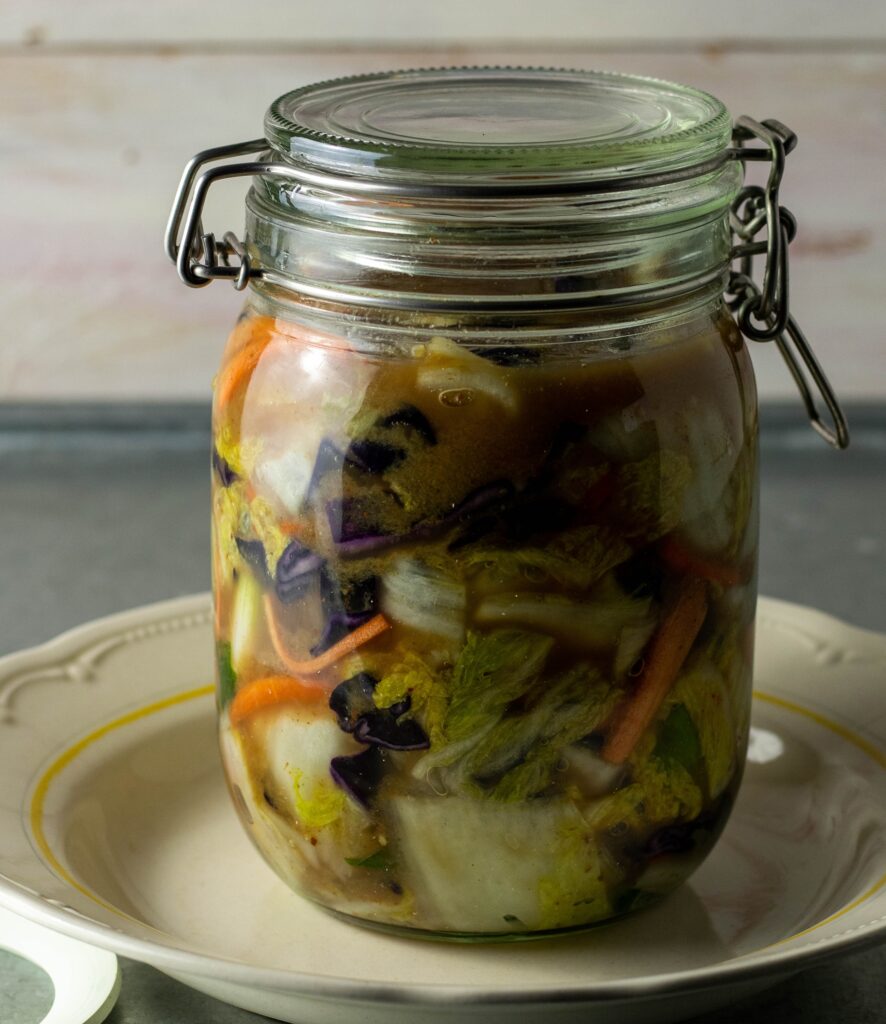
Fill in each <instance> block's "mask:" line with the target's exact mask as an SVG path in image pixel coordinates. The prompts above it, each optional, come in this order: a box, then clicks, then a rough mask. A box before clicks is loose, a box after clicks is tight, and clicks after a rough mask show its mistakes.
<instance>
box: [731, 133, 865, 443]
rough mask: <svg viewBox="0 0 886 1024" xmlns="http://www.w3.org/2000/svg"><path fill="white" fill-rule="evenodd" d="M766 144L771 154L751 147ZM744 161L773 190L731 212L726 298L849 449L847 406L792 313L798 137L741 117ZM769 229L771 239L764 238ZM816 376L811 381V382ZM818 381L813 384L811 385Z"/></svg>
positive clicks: (739, 145) (822, 427)
mask: <svg viewBox="0 0 886 1024" xmlns="http://www.w3.org/2000/svg"><path fill="white" fill-rule="evenodd" d="M751 139H758V140H759V141H760V142H762V143H764V145H765V149H760V148H759V147H754V148H745V143H746V142H748V141H749V140H751ZM733 141H734V142H735V148H734V149H733V152H734V154H735V157H736V159H737V160H742V161H746V160H768V161H769V175H768V178H767V181H766V184H765V185H745V186H744V188H742V189H741V191H740V192H739V193H738V195H737V196H736V198H735V200H734V201H733V203H732V208H731V210H730V226H731V228H732V232H733V235H734V236H735V238H736V244H735V245H734V246H733V249H732V255H733V258H734V259H735V260H736V261H737V264H738V266H737V269H733V270H732V271H731V273H730V275H729V282H728V284H727V286H726V298H727V302H728V304H729V307H730V309H731V310H732V312H733V314H734V315H735V318H736V320H737V322H738V326H739V328H740V329H741V331H742V333H743V334H744V335H745V337H746V338H748V339H749V340H751V341H774V342H775V344H776V346H777V347H778V350H779V352H780V353H781V356H782V358H783V359H784V361H785V363H786V365H787V368H788V370H789V371H790V374H791V376H792V377H793V378H794V382H795V383H796V385H797V388H798V390H799V392H800V398H801V399H802V401H803V405H804V406H805V408H806V413H807V415H808V417H809V422H810V423H811V424H812V427H813V429H814V430H815V431H816V432H817V433H818V434H820V435H821V436H822V437H823V438H824V439H825V441H827V442H828V444H831V445H833V446H834V447H835V448H845V447H846V446H847V445H848V444H849V427H848V424H847V422H846V417H845V416H844V414H843V410H842V409H841V408H840V403H839V402H838V400H837V396H836V395H835V393H834V390H833V388H832V387H831V385H830V382H829V381H828V379H827V377H826V376H825V374H824V371H823V370H822V368H821V366H820V365H819V363H818V360H817V359H816V358H815V354H814V353H813V351H812V348H811V346H810V345H809V342H808V341H807V340H806V337H805V335H804V334H803V332H802V331H801V330H800V327H799V325H798V324H797V321H796V320H795V319H794V318H793V316H792V315H791V312H790V303H789V289H788V285H789V273H788V246H789V245H790V244H791V242H792V241H793V239H794V236H795V235H796V233H797V222H796V220H795V219H794V215H793V214H792V213H791V212H790V210H788V209H786V208H785V207H784V206H781V205H780V204H779V195H778V191H779V187H780V185H781V179H782V176H783V174H784V166H785V159H786V157H787V155H788V154H789V153H790V152H791V150H792V149H793V148H794V146H796V144H797V136H796V135H795V134H794V133H793V132H792V131H791V130H790V128H788V127H787V126H786V125H783V124H782V123H781V122H780V121H775V120H767V121H763V122H759V121H755V120H754V119H753V118H750V117H740V118H739V119H738V120H737V121H736V123H735V128H734V131H733ZM764 230H765V234H766V237H765V239H764V240H760V241H757V240H756V238H757V235H758V234H759V233H760V232H761V231H764ZM758 255H760V256H762V255H765V257H766V264H765V267H764V270H763V281H762V283H761V284H759V285H758V284H757V283H756V282H755V281H754V278H753V262H754V257H755V256H758ZM807 374H808V376H807ZM810 381H811V383H810ZM813 387H814V388H815V390H817V391H818V394H819V395H820V397H821V400H822V402H824V405H825V408H826V409H827V411H828V414H829V416H830V419H831V423H830V424H828V423H826V422H825V421H824V420H823V419H822V416H821V414H820V412H819V410H818V406H817V404H816V400H815V395H814V392H813Z"/></svg>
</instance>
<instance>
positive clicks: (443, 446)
mask: <svg viewBox="0 0 886 1024" xmlns="http://www.w3.org/2000/svg"><path fill="white" fill-rule="evenodd" d="M746 143H750V145H746ZM792 145H793V136H792V135H791V134H790V132H789V131H788V129H786V128H784V126H783V125H780V124H778V122H772V121H770V122H764V123H763V124H759V123H757V122H754V121H750V120H749V119H742V120H741V121H739V122H738V124H737V126H736V127H735V128H733V125H732V123H731V121H730V118H729V116H728V114H727V111H726V110H725V108H724V107H723V105H722V104H721V103H720V102H719V101H717V100H716V99H714V98H713V97H711V96H708V95H706V94H704V93H701V92H698V91H696V90H694V89H689V88H685V87H682V86H677V85H671V84H669V83H664V82H658V81H653V80H648V79H641V78H633V77H626V76H619V75H608V74H598V73H588V72H572V71H556V70H533V69H500V68H479V69H451V70H424V71H408V72H394V73H390V74H383V75H369V76H362V77H354V78H346V79H341V80H337V81H332V82H326V83H321V84H318V85H312V86H309V87H307V88H304V89H300V90H297V91H295V92H292V93H289V94H288V95H286V96H283V97H281V98H280V99H278V100H277V101H276V102H275V103H274V104H273V105H272V107H271V108H270V111H269V113H268V115H267V119H266V139H261V140H256V141H254V142H250V143H244V144H241V145H238V146H231V147H225V148H223V149H219V150H213V151H209V152H207V153H205V154H200V155H199V156H198V157H196V158H195V159H194V160H193V161H192V162H191V164H190V165H189V167H188V169H187V171H186V173H185V177H184V179H183V181H182V186H181V189H180V191H179V196H178V198H177V201H176V207H175V209H174V211H173V216H172V218H171V221H170V227H169V233H168V239H167V245H168V250H169V254H170V256H171V257H172V258H173V259H175V260H177V263H178V267H179V271H180V273H181V275H182V277H183V278H184V279H185V281H186V282H187V283H189V284H192V285H195V286H196V285H201V284H206V283H208V281H210V280H211V279H212V278H215V277H229V278H231V279H232V280H233V281H234V283H235V284H236V285H237V286H238V287H244V286H245V285H246V284H249V286H250V291H249V297H248V300H247V303H246V307H245V309H244V311H243V314H242V316H241V317H240V320H239V322H238V323H237V326H236V327H235V329H234V332H233V334H232V335H231V337H230V340H229V342H228V346H227V348H226V350H225V353H224V358H223V363H222V367H221V371H220V373H219V375H218V378H217V380H216V384H215V399H214V410H213V429H214V451H213V467H214V468H213V498H212V505H213V548H212V557H213V587H214V597H215V625H216V634H217V649H218V665H219V679H218V686H219V689H218V695H219V700H218V704H219V724H220V730H221V746H222V752H223V760H224V766H225V771H226V774H227V778H228V782H229V785H230V788H231V792H232V794H233V797H234V802H235V804H236V806H237V808H238V811H239V813H240V817H241V818H242V821H243V823H244V825H245V827H246V829H247V830H248V832H249V834H250V835H251V837H252V838H253V840H254V842H255V844H256V845H257V846H258V848H259V849H260V850H261V852H262V853H263V854H264V856H265V858H266V859H267V860H268V862H269V863H270V864H271V866H272V867H273V868H274V869H275V870H276V871H277V872H278V873H279V874H280V875H281V876H282V877H283V878H284V879H285V880H286V881H287V882H288V883H289V884H290V885H291V886H292V887H293V888H294V889H295V890H296V891H297V892H299V893H301V894H303V895H305V896H307V897H308V898H310V899H312V900H315V901H317V902H318V903H320V904H323V905H324V906H326V907H329V908H331V909H332V910H335V911H337V912H340V913H341V914H344V915H347V916H349V917H351V918H355V919H359V920H361V921H364V922H370V923H373V924H375V925H378V926H388V927H393V928H397V929H402V930H408V931H410V932H412V933H423V934H431V935H436V936H440V937H457V938H483V937H495V938H502V937H527V936H531V935H537V934H545V933H552V932H557V931H562V930H567V929H574V928H580V927H585V926H587V925H590V924H593V923H595V922H598V921H601V920H604V919H606V918H611V917H613V916H616V915H619V914H622V913H625V912H626V911H629V910H632V909H634V908H637V907H640V906H643V905H645V904H647V903H648V902H650V901H653V900H656V899H658V898H660V897H661V895H663V894H664V893H666V892H668V891H670V890H671V889H673V888H674V887H675V886H677V885H679V884H680V883H681V882H682V881H683V880H684V879H685V878H686V877H687V876H688V875H689V874H690V872H691V871H692V870H693V869H694V868H695V867H696V866H697V865H698V864H699V862H700V861H701V860H702V858H704V857H705V855H706V854H707V853H708V851H709V850H710V849H711V847H712V845H713V844H714V842H715V840H716V838H717V836H718V834H719V832H720V831H721V829H722V828H723V825H724V823H725V821H726V819H727V816H728V814H729V811H730V808H731V806H732V804H733V801H734V798H735V794H736V790H737V788H738V785H739V780H740V778H741V773H742V766H743V761H744V756H745V748H746V743H747V738H748V728H749V710H750V696H751V658H752V650H753V626H754V608H755V597H756V593H755V581H756V554H757V410H756V397H755V389H754V379H753V373H752V370H751V366H750V361H749V358H748V353H747V350H746V347H745V344H744V341H743V339H742V334H741V331H740V330H739V327H738V326H737V325H736V321H735V320H734V319H733V317H732V316H731V315H730V312H729V309H728V306H729V305H731V306H732V308H733V310H734V311H735V313H736V316H737V319H738V321H739V323H740V324H741V326H742V329H743V330H744V332H745V333H746V334H747V335H748V336H750V337H756V338H767V337H768V338H775V339H776V341H777V343H778V344H779V347H780V348H781V349H782V352H783V354H784V355H785V356H786V358H788V360H789V363H790V364H791V367H792V369H793V370H795V371H796V373H795V376H796V377H797V379H798V382H799V383H800V384H801V387H802V389H803V391H804V399H805V400H806V402H807V407H808V409H809V410H810V414H811V415H813V417H815V416H816V414H815V412H814V404H813V402H812V399H811V395H810V393H809V388H808V386H807V385H806V384H805V378H804V376H803V374H802V372H800V367H799V363H798V361H797V358H796V356H795V355H794V352H795V351H796V353H797V354H798V355H799V356H800V358H801V360H802V361H803V362H804V363H805V364H806V367H807V369H808V370H809V372H811V374H812V376H813V379H814V382H815V383H817V384H818V385H819V389H820V390H822V391H823V393H824V397H825V401H826V403H827V404H828V406H829V407H830V409H831V411H832V413H833V414H834V418H835V423H836V428H835V431H834V432H833V433H834V435H835V436H834V437H833V439H834V440H835V441H836V442H837V443H839V444H843V443H845V424H844V423H843V421H842V418H841V417H840V415H839V410H837V408H836V404H835V402H834V400H833V396H832V395H831V393H830V391H829V389H828V388H827V383H826V381H824V378H823V377H822V375H821V371H820V370H819V369H818V367H817V365H816V364H815V361H814V359H813V358H812V356H811V353H810V352H809V350H808V347H807V346H806V344H805V342H804V341H803V338H802V335H801V334H800V333H799V330H798V329H797V328H796V325H795V324H794V322H793V320H791V319H790V317H789V314H788V310H787V263H786V250H787V244H788V242H789V241H790V239H791V238H792V237H793V231H794V225H793V220H792V218H791V217H790V215H789V214H788V213H787V211H785V210H783V209H782V208H781V207H779V205H778V182H779V179H780V176H781V170H782V165H783V161H784V156H785V153H786V152H788V151H789V150H790V149H791V147H792ZM259 151H260V152H262V153H263V155H262V157H261V158H260V159H259V160H256V161H248V160H247V161H244V162H242V163H233V164H226V165H222V166H216V167H214V168H212V169H210V170H207V171H205V172H203V174H202V175H201V176H200V177H199V178H198V177H197V174H198V171H199V170H200V168H201V167H202V166H203V164H205V163H206V162H207V161H209V160H217V159H218V158H221V157H229V156H232V155H233V156H242V157H246V156H249V155H250V154H251V153H253V152H259ZM746 159H769V160H770V161H771V166H770V176H769V181H768V183H767V185H766V186H765V187H759V186H746V187H744V188H743V186H742V178H743V175H742V170H743V164H744V162H745V160H746ZM238 174H249V175H253V176H254V177H253V183H252V188H251V190H250V192H249V195H248V198H247V227H246V239H245V244H244V243H241V242H240V241H239V240H238V239H237V238H236V237H235V236H233V235H231V234H228V235H226V236H225V238H224V241H223V242H220V243H219V242H216V240H215V238H214V237H213V236H212V235H208V234H204V233H203V230H202V227H201V224H200V216H201V211H202V207H203V202H204V200H205V196H206V192H207V190H208V188H209V186H210V185H211V183H212V181H214V180H215V179H216V178H219V177H230V176H233V175H238ZM761 229H765V240H764V241H757V240H755V235H756V234H757V233H758V232H759V231H760V230H761ZM764 252H765V253H766V256H767V266H766V272H765V275H764V278H763V283H762V286H761V287H758V286H757V285H755V284H754V281H753V279H752V276H751V269H752V268H751V265H750V264H751V260H752V259H753V256H754V255H755V254H757V253H764ZM736 258H738V259H740V260H741V266H740V267H739V270H737V271H733V272H731V273H730V266H731V264H732V262H733V260H735V259H736ZM724 289H725V290H726V292H727V294H728V295H729V296H730V298H729V302H728V303H727V299H726V298H724ZM792 344H793V348H792V347H791V346H792ZM816 423H817V426H818V428H819V430H820V431H821V432H823V433H825V434H827V433H828V428H825V427H824V426H823V425H822V424H821V422H820V421H818V420H817V419H816Z"/></svg>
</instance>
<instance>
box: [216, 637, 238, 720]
mask: <svg viewBox="0 0 886 1024" xmlns="http://www.w3.org/2000/svg"><path fill="white" fill-rule="evenodd" d="M215 658H216V666H217V672H218V704H219V707H220V708H221V709H222V710H224V709H225V708H226V707H227V706H228V704H230V703H231V701H232V700H233V699H234V693H235V692H236V689H237V673H236V672H235V671H234V667H233V665H232V664H231V645H230V644H217V645H216V648H215Z"/></svg>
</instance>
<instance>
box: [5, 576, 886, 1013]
mask: <svg viewBox="0 0 886 1024" xmlns="http://www.w3.org/2000/svg"><path fill="white" fill-rule="evenodd" d="M210 601H211V597H210V595H209V593H207V592H200V593H196V594H189V595H184V596H182V597H176V598H171V599H167V600H163V601H157V602H153V603H150V604H145V605H140V606H137V607H135V608H131V609H127V610H125V611H120V612H115V613H113V614H111V615H107V616H103V617H100V618H97V619H92V620H90V621H89V622H86V623H83V624H81V625H77V626H74V627H73V628H71V629H68V630H66V631H65V632H63V633H61V634H59V635H57V636H55V637H53V638H52V639H50V640H47V641H45V642H44V643H41V644H37V645H34V646H32V647H28V648H24V649H22V650H19V651H15V652H11V653H9V654H6V655H3V656H2V657H0V709H2V707H3V705H4V704H5V702H6V701H5V699H4V698H5V696H6V694H5V687H4V682H5V681H8V680H9V678H10V677H13V676H14V677H16V678H20V677H21V676H22V675H23V674H25V673H27V672H28V671H29V670H32V669H34V668H37V667H43V668H46V667H51V666H55V665H59V664H61V663H62V662H63V661H64V655H65V653H67V654H68V655H73V654H75V653H76V651H78V650H79V649H81V648H82V647H84V646H85V645H87V644H88V643H89V642H90V641H94V640H95V639H99V638H101V637H104V636H107V635H109V634H110V633H114V632H116V633H120V632H122V631H128V630H132V629H138V628H139V627H144V626H146V625H149V624H151V623H156V622H159V621H163V620H164V619H175V618H179V619H181V618H191V617H194V616H200V615H203V614H206V613H208V611H209V609H210ZM757 614H758V616H760V617H763V616H765V617H767V618H769V619H771V620H775V621H778V620H779V618H780V614H781V616H784V615H785V614H787V615H788V616H798V615H799V616H802V617H804V618H806V619H813V620H814V619H818V620H819V622H820V623H821V624H822V625H823V626H825V628H826V629H829V630H831V631H833V630H835V629H836V630H838V631H839V632H840V633H841V634H842V635H843V636H845V637H847V639H849V638H851V639H852V640H854V642H855V644H856V645H858V644H862V645H863V646H864V647H866V648H868V649H869V650H872V651H875V652H876V653H877V654H878V655H879V657H880V658H881V659H882V660H883V662H884V664H886V634H882V633H878V632H877V631H875V630H869V629H863V628H860V627H858V626H854V625H851V624H849V623H846V622H844V621H843V620H841V619H839V618H837V617H836V616H833V615H830V614H829V613H827V612H822V611H820V610H819V609H816V608H810V607H808V606H805V605H802V604H797V603H794V602H790V601H785V600H782V599H779V598H771V597H766V596H762V595H761V596H760V598H759V599H758V605H757ZM47 868H48V866H47ZM62 881H64V880H63V879H62ZM65 884H67V883H65ZM0 906H3V907H6V908H7V909H9V910H11V911H13V912H15V913H17V914H20V915H21V916H22V917H25V918H27V919H28V920H30V921H33V922H35V923H37V924H42V925H44V926H46V927H49V928H52V929H54V930H55V931H58V932H61V933H62V934H65V935H68V936H70V937H71V938H75V939H79V940H81V941H84V942H87V943H90V944H92V945H94V946H98V947H100V948H102V949H106V950H108V951H110V952H112V953H116V954H117V955H120V956H126V957H129V958H130V959H133V960H137V961H140V962H142V963H147V964H150V965H151V966H154V967H156V968H157V969H159V970H161V971H165V972H168V973H171V974H175V975H193V976H196V977H205V978H219V977H221V978H223V979H224V980H225V981H226V982H228V983H232V984H235V985H241V986H245V987H248V988H255V987H263V988H270V989H273V990H275V991H278V992H287V993H292V994H298V995H300V996H303V997H304V996H307V997H311V998H315V999H327V1000H342V999H346V1000H348V1001H351V1002H365V1003H373V1004H384V1003H397V1004H400V1005H424V1006H441V1007H451V1006H453V1005H456V1004H463V1003H465V1002H470V1003H473V1004H482V1005H484V1006H509V1005H510V1006H513V1005H526V1004H532V1005H550V1004H560V1005H562V1004H579V1003H585V1004H587V1003H594V1002H599V1003H603V1002H606V1003H611V1002H619V1001H621V1002H627V1001H632V1002H633V1001H639V1000H647V999H655V998H660V997H663V996H669V995H677V994H679V993H684V992H697V991H702V990H705V989H709V988H715V987H717V986H720V985H725V984H729V983H738V982H745V981H747V982H751V981H753V980H754V979H758V978H762V977H764V976H766V975H775V974H779V975H785V976H786V975H789V974H792V973H798V972H800V971H803V970H806V969H807V968H809V967H812V966H814V965H815V964H817V963H820V962H822V961H824V960H827V959H831V958H833V957H835V956H838V955H842V954H845V953H848V952H851V951H861V950H863V949H866V948H869V947H870V946H873V945H876V944H878V943H880V942H882V941H883V938H884V935H886V914H884V915H882V916H880V917H877V918H874V919H872V920H869V921H865V922H861V923H859V924H856V925H854V926H853V927H851V928H849V929H847V930H846V931H842V932H839V933H838V934H836V935H827V936H822V937H820V938H818V939H816V940H813V941H812V942H807V943H805V944H803V945H802V946H798V947H795V948H786V949H782V950H778V951H775V950H774V946H776V945H778V944H780V943H781V942H784V941H785V940H778V942H777V943H775V944H773V945H772V946H768V947H763V948H762V949H761V950H754V951H752V952H750V953H745V954H741V955H739V956H736V957H733V958H731V959H729V960H727V961H724V962H721V963H717V964H714V965H707V966H704V967H694V968H690V969H687V970H681V971H670V972H668V973H665V974H650V975H645V976H643V977H640V978H632V979H613V980H605V981H595V982H586V983H584V984H580V983H572V984H568V985H564V986H559V987H558V988H557V989H556V990H553V989H545V988H538V987H529V988H524V989H519V990H516V991H514V990H509V989H505V988H496V987H485V988H484V987H482V986H478V985H447V984H446V983H427V982H422V983H409V982H406V983H398V984H392V983H390V982H385V981H376V980H373V979H365V980H361V979H355V978H348V977H346V976H335V975H328V976H324V977H318V976H317V975H314V974H310V973H305V972H301V971H296V970H290V969H286V968H280V967H259V966H256V965H253V964H247V963H244V962H243V961H241V960H236V959H232V958H228V957H224V956H219V955H213V954H211V953H203V952H197V951H195V950H189V949H181V948H180V947H179V948H177V947H176V946H175V945H173V944H171V943H168V942H163V941H159V940H151V939H148V938H143V937H138V936H134V935H131V934H128V933H127V932H125V931H123V930H122V929H120V928H114V927H112V926H110V925H107V924H105V923H104V922H102V921H99V920H96V919H94V918H90V917H88V916H87V915H85V914H81V913H80V912H79V911H77V910H75V909H74V908H70V907H62V906H55V905H54V904H53V902H51V901H50V900H49V899H48V898H46V897H44V896H42V895H40V894H36V893H32V892H30V891H29V890H28V889H27V887H26V886H23V885H22V884H20V883H18V882H16V881H15V879H13V878H9V877H8V876H7V875H5V874H3V873H0ZM824 920H826V919H824ZM144 926H145V927H148V928H150V927H151V926H150V925H147V924H145V925H144ZM355 927H356V926H355ZM155 931H157V934H158V935H160V936H165V937H167V938H170V939H174V938H175V937H174V936H172V935H169V934H168V933H165V932H162V931H161V930H159V929H155ZM792 937H793V936H788V937H787V939H790V938H792ZM413 941H422V942H427V941H431V940H427V939H421V938H416V939H414V940H413ZM554 941H556V940H554Z"/></svg>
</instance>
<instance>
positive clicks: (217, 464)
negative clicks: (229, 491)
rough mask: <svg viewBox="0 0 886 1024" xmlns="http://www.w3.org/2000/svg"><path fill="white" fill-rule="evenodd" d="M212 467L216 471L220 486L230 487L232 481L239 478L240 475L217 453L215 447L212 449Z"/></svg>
mask: <svg viewBox="0 0 886 1024" xmlns="http://www.w3.org/2000/svg"><path fill="white" fill-rule="evenodd" d="M212 468H213V469H214V470H215V471H216V473H218V479H219V481H220V483H221V485H222V487H230V486H231V484H232V483H234V482H235V481H237V480H239V479H240V475H239V474H238V473H235V472H234V470H233V469H231V465H230V463H229V462H228V461H227V460H226V459H223V458H222V457H221V455H219V453H218V449H217V448H213V449H212Z"/></svg>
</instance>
